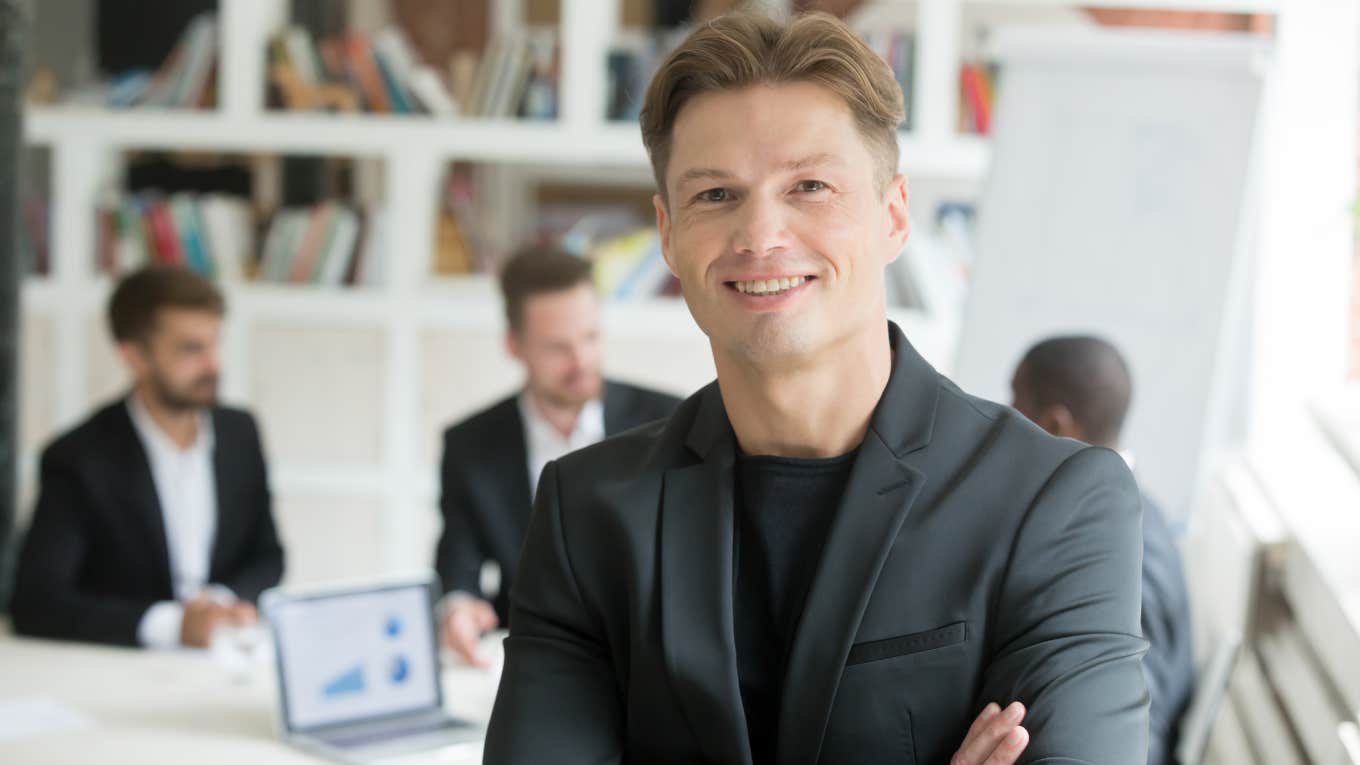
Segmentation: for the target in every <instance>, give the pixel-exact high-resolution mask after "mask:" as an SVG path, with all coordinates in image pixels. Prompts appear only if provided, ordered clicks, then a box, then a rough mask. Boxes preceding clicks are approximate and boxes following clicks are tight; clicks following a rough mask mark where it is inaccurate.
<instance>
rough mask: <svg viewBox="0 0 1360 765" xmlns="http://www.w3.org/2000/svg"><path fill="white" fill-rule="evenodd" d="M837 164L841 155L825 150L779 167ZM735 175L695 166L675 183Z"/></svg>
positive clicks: (792, 168) (785, 169) (786, 169)
mask: <svg viewBox="0 0 1360 765" xmlns="http://www.w3.org/2000/svg"><path fill="white" fill-rule="evenodd" d="M835 164H840V157H838V156H836V155H835V154H831V153H828V152H823V153H821V154H809V155H808V156H806V157H803V158H801V159H791V160H788V161H786V162H781V163H780V164H779V167H778V169H779V171H780V172H796V171H798V170H805V169H807V168H809V167H816V166H817V165H835ZM733 177H734V176H733V175H732V174H731V173H729V172H727V171H726V170H720V169H718V168H716V167H695V168H690V169H689V170H686V171H685V172H683V173H681V174H680V177H679V178H677V179H676V180H675V185H677V186H683V185H685V184H686V183H691V182H693V181H699V180H715V181H729V180H732V178H733Z"/></svg>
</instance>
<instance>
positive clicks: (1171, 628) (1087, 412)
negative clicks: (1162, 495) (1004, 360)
mask: <svg viewBox="0 0 1360 765" xmlns="http://www.w3.org/2000/svg"><path fill="white" fill-rule="evenodd" d="M1011 388H1012V390H1013V391H1014V396H1015V398H1014V406H1015V408H1016V409H1018V410H1020V413H1021V414H1023V415H1025V416H1026V417H1028V418H1030V419H1031V420H1033V421H1034V422H1035V423H1036V424H1038V425H1039V426H1040V427H1042V428H1043V429H1044V430H1047V431H1048V432H1050V433H1052V434H1053V435H1055V436H1063V437H1065V438H1074V439H1076V440H1078V441H1085V442H1086V443H1088V444H1092V445H1094V446H1104V447H1106V448H1108V449H1115V450H1117V449H1118V445H1119V432H1120V430H1121V429H1122V427H1123V424H1124V415H1125V414H1126V413H1127V412H1128V409H1129V402H1130V400H1131V398H1132V395H1133V381H1132V377H1131V375H1130V374H1129V368H1128V365H1127V364H1126V363H1125V362H1124V359H1123V357H1122V356H1121V355H1120V353H1119V351H1118V350H1116V349H1115V347H1114V346H1113V345H1111V344H1110V343H1108V342H1106V341H1105V340H1101V339H1100V338H1096V337H1083V336H1070V337H1055V338H1051V339H1048V340H1044V341H1042V342H1040V343H1038V344H1037V345H1035V346H1034V347H1033V348H1030V349H1029V351H1028V352H1027V353H1026V354H1025V357H1024V359H1023V360H1022V361H1021V362H1020V366H1019V367H1017V368H1016V371H1015V377H1014V379H1013V380H1012V381H1011ZM1124 454H1125V459H1126V460H1129V459H1130V456H1129V455H1128V454H1127V453H1124ZM1143 637H1145V638H1147V640H1148V641H1149V642H1150V643H1151V644H1152V647H1151V648H1149V649H1148V652H1147V654H1146V655H1145V656H1144V657H1143V669H1144V671H1145V673H1146V674H1147V682H1148V691H1149V692H1150V693H1151V694H1152V710H1151V726H1150V738H1149V742H1148V743H1149V746H1148V763H1149V765H1163V763H1171V762H1174V760H1173V759H1172V753H1173V752H1174V751H1175V749H1176V740H1177V738H1178V735H1177V733H1178V723H1179V721H1180V717H1181V714H1182V713H1183V712H1184V711H1185V706H1186V704H1187V703H1188V702H1189V700H1190V693H1191V690H1192V687H1193V685H1194V679H1195V678H1194V673H1195V670H1194V663H1193V657H1192V656H1191V644H1190V606H1189V601H1188V598H1187V595H1186V587H1185V575H1184V573H1183V572H1182V570H1181V559H1180V554H1179V553H1178V552H1177V550H1176V545H1175V541H1174V539H1173V538H1172V534H1171V531H1170V530H1169V529H1168V527H1167V524H1166V518H1165V517H1164V516H1163V515H1162V511H1161V509H1160V508H1158V507H1157V505H1156V503H1154V502H1153V501H1152V499H1151V498H1150V497H1148V496H1147V494H1146V493H1144V494H1143Z"/></svg>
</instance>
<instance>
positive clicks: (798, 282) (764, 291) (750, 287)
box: [727, 276, 817, 297]
mask: <svg viewBox="0 0 1360 765" xmlns="http://www.w3.org/2000/svg"><path fill="white" fill-rule="evenodd" d="M815 278H817V277H815V276H793V277H788V278H780V279H751V280H749V281H736V282H727V286H729V287H731V288H732V289H734V290H736V291H737V292H740V293H741V294H743V295H755V296H757V297H769V296H773V295H782V294H783V293H785V292H788V291H789V290H792V289H794V288H796V287H800V286H802V285H803V284H804V283H805V282H810V281H812V280H813V279H815Z"/></svg>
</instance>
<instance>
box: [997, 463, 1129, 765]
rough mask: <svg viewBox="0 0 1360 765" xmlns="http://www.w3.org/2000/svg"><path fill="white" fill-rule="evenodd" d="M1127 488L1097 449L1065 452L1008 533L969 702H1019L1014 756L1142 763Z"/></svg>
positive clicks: (1124, 473) (1120, 471)
mask: <svg viewBox="0 0 1360 765" xmlns="http://www.w3.org/2000/svg"><path fill="white" fill-rule="evenodd" d="M1141 562H1142V529H1141V507H1140V501H1139V496H1138V490H1137V487H1136V486H1135V485H1134V482H1133V477H1132V475H1130V474H1129V471H1128V468H1127V467H1126V466H1125V465H1124V462H1123V460H1122V459H1121V458H1120V457H1119V456H1118V455H1117V454H1115V453H1114V452H1111V451H1109V450H1106V449H1096V448H1090V449H1084V450H1082V451H1080V452H1078V453H1076V454H1074V455H1073V456H1072V457H1070V458H1068V459H1067V460H1066V461H1065V462H1064V463H1063V464H1062V465H1061V466H1060V467H1059V468H1058V469H1057V470H1056V471H1055V472H1054V474H1053V475H1052V477H1050V479H1049V481H1048V483H1047V485H1046V486H1045V487H1044V489H1043V490H1042V491H1041V492H1040V493H1039V495H1038V497H1037V498H1036V499H1035V500H1034V503H1033V505H1032V506H1031V507H1030V508H1029V511H1028V513H1027V515H1026V517H1025V519H1024V521H1023V522H1022V525H1021V526H1020V529H1019V531H1018V532H1017V536H1016V538H1015V541H1014V544H1013V548H1012V553H1011V559H1010V561H1009V563H1008V564H1007V571H1006V574H1005V579H1004V583H1003V585H1002V591H1001V594H1000V597H999V599H998V603H997V605H996V607H995V618H994V622H993V624H994V629H993V631H992V635H991V638H992V641H991V643H990V644H989V651H990V652H991V659H990V662H989V664H988V668H987V670H986V674H985V676H984V687H983V693H982V696H981V698H980V699H979V707H981V705H982V704H983V703H985V702H986V701H996V702H998V703H1000V704H1001V705H1002V706H1005V705H1006V704H1007V703H1009V702H1010V701H1011V700H1019V701H1022V702H1024V703H1025V705H1026V706H1027V707H1028V709H1029V712H1028V714H1027V715H1026V717H1025V721H1024V725H1025V727H1026V728H1028V729H1029V732H1030V744H1029V747H1028V748H1027V749H1026V750H1025V753H1024V755H1023V756H1022V758H1021V762H1023V763H1036V762H1047V763H1093V764H1094V763H1100V765H1121V764H1123V765H1145V763H1146V762H1147V745H1148V742H1147V736H1148V693H1147V688H1146V683H1145V680H1144V677H1143V671H1142V666H1141V662H1140V659H1141V657H1142V655H1143V653H1144V651H1146V650H1147V643H1146V641H1144V640H1143V639H1142V638H1141V637H1140V627H1139V614H1140V612H1141V602H1140V597H1141V596H1140V591H1141V572H1140V568H1141Z"/></svg>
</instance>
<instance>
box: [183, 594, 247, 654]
mask: <svg viewBox="0 0 1360 765" xmlns="http://www.w3.org/2000/svg"><path fill="white" fill-rule="evenodd" d="M257 618H258V616H257V615H256V613H255V607H254V606H252V605H250V604H249V603H244V602H241V601H236V602H233V603H223V602H222V601H221V599H219V598H214V597H212V596H211V595H208V594H203V595H199V596H198V597H196V598H194V599H193V600H191V601H189V602H188V603H185V604H184V619H183V621H181V622H180V627H179V642H180V643H181V644H182V645H187V646H192V647H194V648H207V647H208V644H209V643H211V642H212V636H213V631H214V630H216V629H217V628H218V627H220V626H222V625H225V624H253V623H254V622H255V621H256V619H257Z"/></svg>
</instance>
